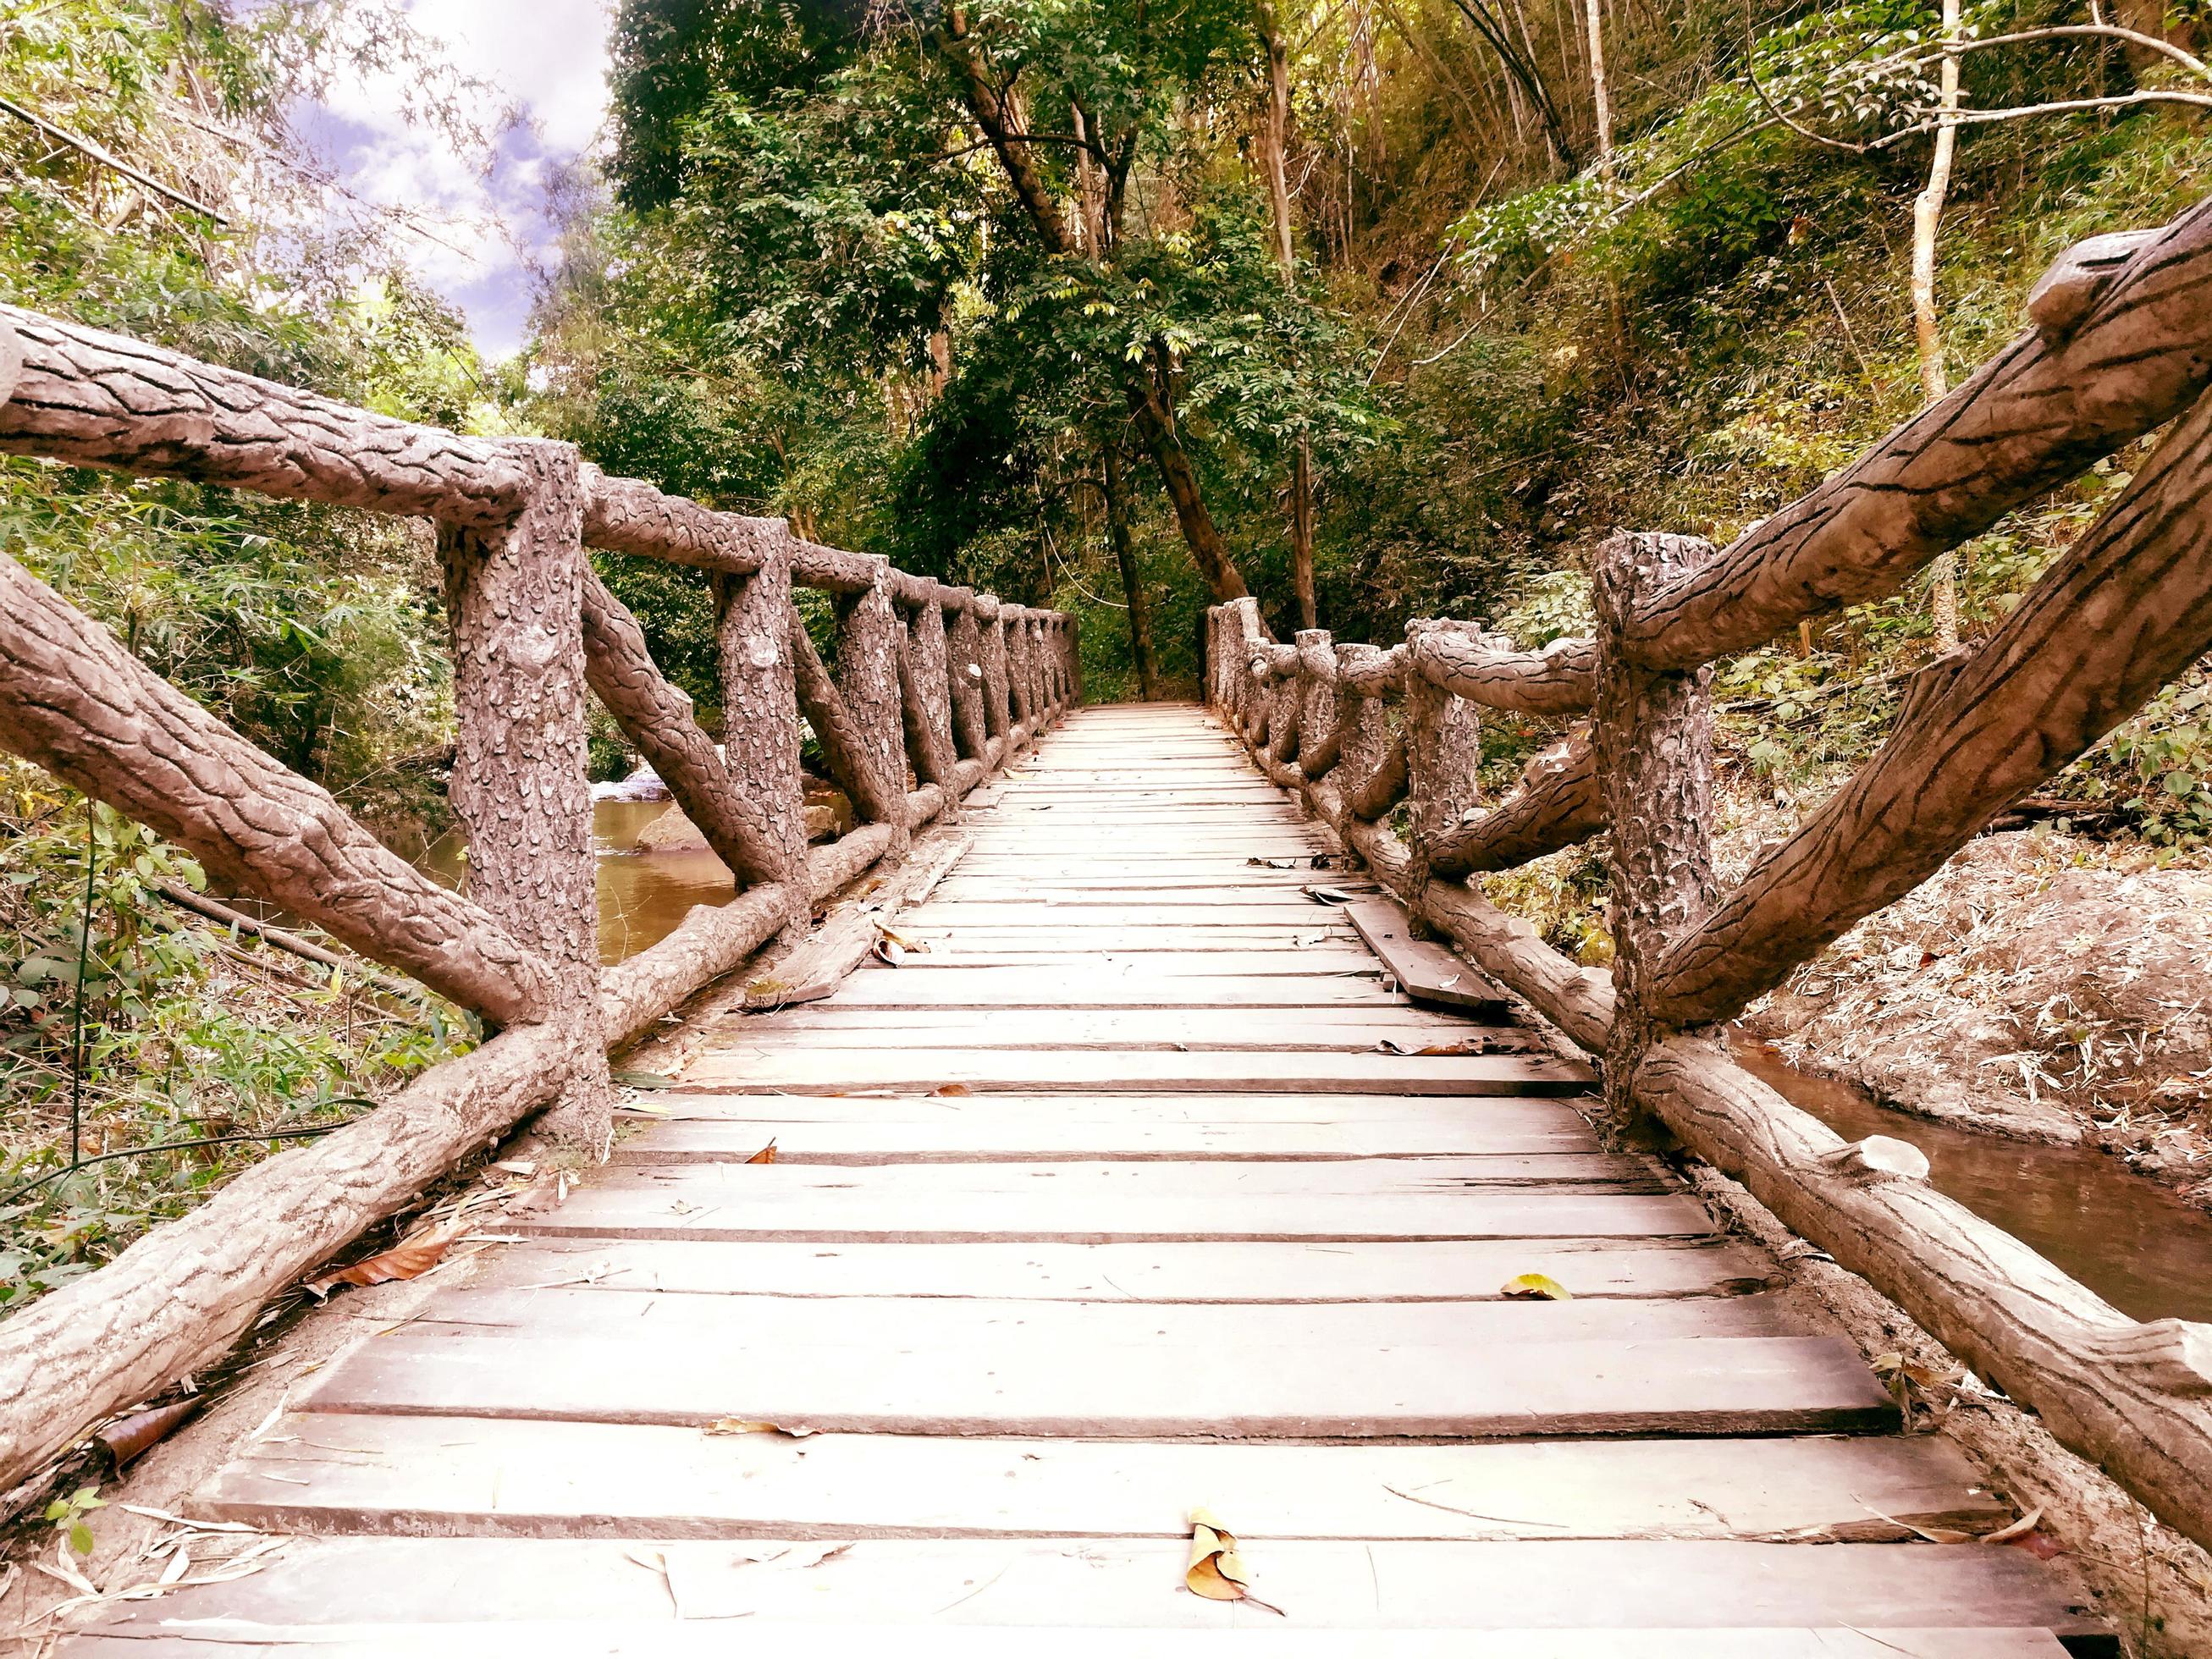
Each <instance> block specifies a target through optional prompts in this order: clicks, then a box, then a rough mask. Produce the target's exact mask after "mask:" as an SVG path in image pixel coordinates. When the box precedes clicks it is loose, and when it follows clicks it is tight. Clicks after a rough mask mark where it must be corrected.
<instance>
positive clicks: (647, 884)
mask: <svg viewBox="0 0 2212 1659" xmlns="http://www.w3.org/2000/svg"><path fill="white" fill-rule="evenodd" d="M668 810H669V804H668V803H667V802H666V801H658V800H651V801H634V800H603V801H599V802H598V803H596V804H595V805H593V806H592V836H593V837H594V839H595V840H596V841H597V842H599V960H600V961H601V962H602V963H613V962H620V961H621V960H622V959H623V957H629V956H635V955H636V954H637V952H639V951H642V950H644V949H645V947H646V946H647V945H655V944H658V943H659V941H660V940H662V939H665V938H667V936H668V935H669V934H670V933H672V932H674V931H675V928H676V925H677V924H678V922H680V921H683V920H684V917H685V916H687V915H690V913H691V907H692V906H694V905H695V904H727V903H728V902H730V900H731V899H732V897H733V896H735V891H736V890H735V889H734V887H733V886H732V884H731V881H730V872H728V871H727V870H726V869H724V868H723V867H722V861H721V860H720V859H718V858H716V857H715V856H714V854H712V853H709V852H708V851H706V850H705V849H704V848H701V849H699V850H698V851H696V852H689V853H678V852H653V853H641V852H639V851H638V850H637V838H638V836H640V835H641V833H643V831H644V829H645V826H646V825H647V824H648V823H652V822H653V820H654V819H655V818H657V817H659V816H660V815H661V814H662V813H663V812H665V811H668ZM465 867H466V860H465V856H464V854H463V853H462V848H461V841H460V838H459V835H458V834H455V835H448V836H445V837H443V838H442V839H441V840H440V841H438V842H436V843H435V845H433V846H432V847H431V848H430V850H429V851H428V853H426V854H423V855H422V868H423V869H424V870H426V871H427V872H429V873H430V874H431V875H433V876H435V877H436V878H438V879H439V880H440V881H441V882H444V883H445V884H447V886H448V887H453V886H458V885H459V883H460V878H461V873H462V872H463V870H464V869H465Z"/></svg>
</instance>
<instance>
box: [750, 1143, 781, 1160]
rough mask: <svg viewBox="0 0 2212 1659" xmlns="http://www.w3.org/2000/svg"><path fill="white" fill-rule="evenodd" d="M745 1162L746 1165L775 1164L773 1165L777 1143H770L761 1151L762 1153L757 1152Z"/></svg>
mask: <svg viewBox="0 0 2212 1659" xmlns="http://www.w3.org/2000/svg"><path fill="white" fill-rule="evenodd" d="M745 1162H746V1163H748V1164H773V1163H775V1142H774V1141H773V1140H771V1141H769V1144H768V1145H767V1146H763V1147H762V1148H761V1149H760V1151H758V1152H755V1153H754V1154H753V1155H752V1156H751V1157H750V1158H747V1159H746V1160H745Z"/></svg>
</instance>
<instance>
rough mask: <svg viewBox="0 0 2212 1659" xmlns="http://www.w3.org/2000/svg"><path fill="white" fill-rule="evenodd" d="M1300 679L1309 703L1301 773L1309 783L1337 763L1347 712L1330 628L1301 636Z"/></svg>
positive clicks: (1301, 731) (1302, 715)
mask: <svg viewBox="0 0 2212 1659" xmlns="http://www.w3.org/2000/svg"><path fill="white" fill-rule="evenodd" d="M1297 646H1298V679H1299V682H1300V683H1301V684H1302V685H1303V686H1304V692H1305V702H1304V707H1303V708H1300V710H1299V711H1298V754H1297V764H1298V770H1299V772H1300V773H1302V774H1303V775H1304V776H1305V777H1306V778H1307V779H1308V780H1309V781H1310V780H1312V779H1314V778H1317V777H1320V776H1322V775H1323V774H1324V773H1326V772H1327V771H1328V769H1330V768H1331V767H1333V766H1334V765H1335V764H1336V756H1337V745H1338V744H1339V743H1340V742H1341V741H1342V738H1343V733H1342V730H1341V728H1340V726H1339V724H1338V722H1339V720H1340V718H1341V716H1342V715H1343V714H1345V712H1346V710H1345V708H1344V707H1343V700H1342V699H1341V698H1340V696H1338V694H1337V689H1336V652H1335V649H1334V640H1333V639H1332V637H1331V636H1330V634H1329V631H1328V629H1326V628H1302V629H1299V630H1298V634H1297Z"/></svg>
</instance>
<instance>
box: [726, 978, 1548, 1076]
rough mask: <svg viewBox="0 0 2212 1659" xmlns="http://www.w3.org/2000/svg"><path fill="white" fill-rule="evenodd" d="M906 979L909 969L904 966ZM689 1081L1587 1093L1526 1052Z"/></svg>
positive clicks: (762, 1070)
mask: <svg viewBox="0 0 2212 1659" xmlns="http://www.w3.org/2000/svg"><path fill="white" fill-rule="evenodd" d="M899 971H900V972H901V974H902V975H906V974H911V973H913V972H915V970H914V969H900V970H899ZM684 1080H685V1081H686V1082H687V1083H690V1084H694V1085H715V1086H719V1087H721V1088H726V1089H733V1090H744V1091H779V1090H783V1091H792V1092H793V1093H802V1094H824V1093H838V1092H842V1091H849V1090H854V1089H907V1090H914V1091H921V1092H927V1091H929V1090H932V1089H942V1088H950V1087H954V1086H959V1087H963V1088H967V1089H971V1090H976V1091H983V1090H1019V1091H1023V1092H1024V1093H1048V1092H1052V1091H1058V1090H1062V1089H1079V1090H1085V1091H1109V1092H1110V1091H1116V1090H1135V1091H1143V1090H1171V1091H1192V1090H1200V1089H1213V1090H1220V1091H1224V1092H1227V1093H1238V1092H1247V1091H1258V1092H1261V1093H1267V1094H1297V1093H1302V1092H1304V1091H1311V1090H1322V1091H1327V1092H1328V1093H1331V1094H1409V1095H1513V1094H1532V1095H1572V1094H1583V1093H1587V1092H1588V1091H1589V1070H1588V1069H1587V1068H1586V1067H1584V1066H1580V1065H1577V1064H1573V1063H1571V1062H1569V1061H1566V1060H1555V1059H1552V1058H1550V1057H1548V1056H1538V1055H1533V1054H1468V1055H1454V1056H1433V1055H1422V1054H1332V1053H1329V1052H1327V1051H1316V1052H1312V1053H1305V1054H1277V1053H1271V1052H1268V1051H1266V1050H1261V1051H1257V1052H1254V1053H1249V1054H1243V1053H1238V1054H1224V1053H1218V1052H1216V1053H1200V1052H1194V1053H1190V1054H1178V1053H1165V1054H1163V1053H1158V1052H1155V1051H1153V1050H1150V1049H1135V1050H1131V1051H1128V1052H1124V1053H1116V1054H1113V1055H1112V1056H1111V1059H1110V1060H1108V1059H1106V1058H1103V1057H1102V1056H1101V1055H1099V1054H1092V1053H1088V1052H1084V1051H1081V1050H1068V1049H1052V1048H1033V1049H998V1050H982V1051H976V1052H969V1053H962V1052H960V1051H958V1050H955V1049H944V1050H939V1049H913V1050H907V1051H893V1052H890V1053H880V1052H879V1053H875V1054H854V1053H851V1052H848V1051H844V1050H839V1051H837V1052H835V1053H826V1054H811V1053H807V1052H804V1051H793V1052H784V1053H775V1054H769V1053H763V1054H737V1053H733V1052H728V1051H719V1052H712V1053H708V1054H701V1055H700V1056H698V1057H697V1058H696V1059H695V1060H693V1061H692V1063H691V1064H690V1066H687V1067H686V1068H685V1071H684Z"/></svg>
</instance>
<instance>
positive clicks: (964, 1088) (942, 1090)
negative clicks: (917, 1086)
mask: <svg viewBox="0 0 2212 1659" xmlns="http://www.w3.org/2000/svg"><path fill="white" fill-rule="evenodd" d="M929 1092H930V1093H931V1094H933V1095H972V1094H974V1093H975V1087H974V1085H971V1084H966V1083H940V1084H939V1085H937V1087H935V1088H934V1089H932V1090H931V1091H929Z"/></svg>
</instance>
